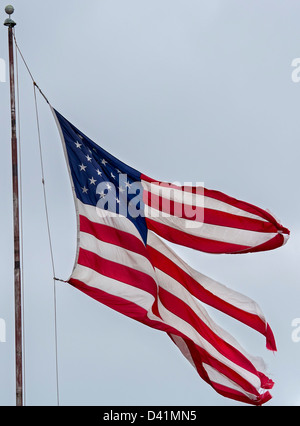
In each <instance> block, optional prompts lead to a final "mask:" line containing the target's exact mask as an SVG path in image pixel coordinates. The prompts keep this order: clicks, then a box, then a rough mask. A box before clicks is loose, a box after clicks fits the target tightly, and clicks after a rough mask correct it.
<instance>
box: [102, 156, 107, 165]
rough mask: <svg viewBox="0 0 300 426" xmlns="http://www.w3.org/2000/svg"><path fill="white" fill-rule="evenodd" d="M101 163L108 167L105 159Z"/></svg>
mask: <svg viewBox="0 0 300 426" xmlns="http://www.w3.org/2000/svg"><path fill="white" fill-rule="evenodd" d="M101 163H102V164H103V165H104V166H106V164H107V161H106V160H104V158H103V160H102V161H101Z"/></svg>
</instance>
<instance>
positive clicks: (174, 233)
mask: <svg viewBox="0 0 300 426" xmlns="http://www.w3.org/2000/svg"><path fill="white" fill-rule="evenodd" d="M146 224H147V227H148V229H149V230H151V231H153V232H155V233H156V234H158V235H160V236H161V237H163V238H165V239H166V240H168V241H170V242H171V243H175V244H180V245H182V246H186V247H190V248H193V249H195V250H200V251H203V252H206V253H243V252H245V251H246V250H247V251H256V250H255V247H254V248H253V247H249V246H243V245H239V244H232V243H225V242H222V241H216V240H209V239H207V238H202V237H198V236H195V235H191V234H187V233H186V232H184V231H180V230H178V229H175V228H172V227H171V226H167V225H164V224H162V223H158V222H156V221H154V220H152V219H150V218H146Z"/></svg>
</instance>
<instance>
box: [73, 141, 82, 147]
mask: <svg viewBox="0 0 300 426" xmlns="http://www.w3.org/2000/svg"><path fill="white" fill-rule="evenodd" d="M74 143H75V145H76V148H80V149H81V145H82V143H79V142H78V141H76V142H74Z"/></svg>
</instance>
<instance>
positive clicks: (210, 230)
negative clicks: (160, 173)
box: [145, 205, 278, 247]
mask: <svg viewBox="0 0 300 426" xmlns="http://www.w3.org/2000/svg"><path fill="white" fill-rule="evenodd" d="M158 213H159V211H158V210H157V209H154V208H153V207H149V206H148V205H145V216H146V218H149V219H151V220H153V221H155V222H157V223H161V224H163V225H165V226H169V227H171V228H174V229H177V230H179V231H181V232H185V233H187V234H189V235H195V236H196V237H201V238H207V239H209V240H212V241H220V242H224V243H229V244H237V245H242V246H247V247H255V246H257V245H260V244H263V243H265V242H267V241H269V240H271V239H272V238H273V237H275V236H276V235H278V234H277V233H268V232H256V231H249V230H245V229H237V228H229V227H225V226H219V225H210V224H208V223H201V222H196V221H194V222H193V221H191V220H188V219H184V218H181V217H175V216H171V215H170V216H169V217H162V216H161V215H159V214H158ZM158 216H159V217H158ZM191 223H193V226H191Z"/></svg>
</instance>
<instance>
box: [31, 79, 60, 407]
mask: <svg viewBox="0 0 300 426" xmlns="http://www.w3.org/2000/svg"><path fill="white" fill-rule="evenodd" d="M36 87H37V85H36V84H35V82H34V84H33V92H34V103H35V112H36V123H37V132H38V141H39V151H40V163H41V171H42V184H43V194H44V205H45V214H46V222H47V230H48V239H49V247H50V256H51V264H52V272H53V283H54V285H53V291H54V306H55V308H54V324H55V363H56V392H57V404H58V405H59V386H58V354H57V297H56V280H55V276H56V274H55V265H54V256H53V247H52V239H51V231H50V222H49V213H48V203H47V195H46V186H45V174H44V162H43V153H42V144H41V132H40V121H39V113H38V104H37V97H36Z"/></svg>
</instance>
